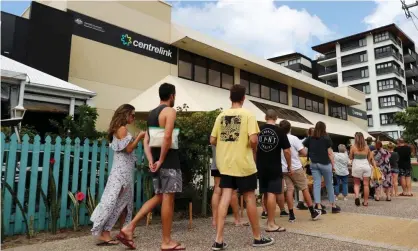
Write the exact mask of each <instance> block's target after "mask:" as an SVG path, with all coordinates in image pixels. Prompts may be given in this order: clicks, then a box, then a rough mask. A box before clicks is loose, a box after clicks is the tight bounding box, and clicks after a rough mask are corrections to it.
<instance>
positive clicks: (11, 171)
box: [2, 134, 17, 235]
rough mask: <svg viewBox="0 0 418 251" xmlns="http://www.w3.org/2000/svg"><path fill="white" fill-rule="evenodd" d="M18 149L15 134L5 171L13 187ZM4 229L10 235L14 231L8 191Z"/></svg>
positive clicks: (5, 195) (7, 180)
mask: <svg viewBox="0 0 418 251" xmlns="http://www.w3.org/2000/svg"><path fill="white" fill-rule="evenodd" d="M16 150H17V136H16V134H13V135H12V137H10V148H9V154H8V156H7V157H8V158H7V167H6V172H5V177H6V179H5V181H6V183H7V184H9V185H10V186H11V187H12V188H13V183H14V181H15V170H16ZM3 210H4V216H3V217H4V219H2V221H4V230H5V233H6V235H10V234H11V233H12V231H11V226H10V225H9V224H10V216H11V212H12V195H11V194H10V193H9V192H8V191H6V192H5V193H4V208H3Z"/></svg>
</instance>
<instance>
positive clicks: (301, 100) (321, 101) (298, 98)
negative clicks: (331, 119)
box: [291, 87, 325, 115]
mask: <svg viewBox="0 0 418 251" xmlns="http://www.w3.org/2000/svg"><path fill="white" fill-rule="evenodd" d="M307 103H308V104H309V103H310V109H308V108H307ZM314 103H315V106H316V104H317V107H318V111H317V112H315V111H314V107H313V106H314ZM291 105H292V107H295V108H298V109H301V110H306V111H310V112H314V113H318V114H323V115H325V98H323V97H320V96H317V95H314V94H311V93H307V92H305V91H302V90H300V89H297V88H295V87H293V88H292V104H291ZM321 110H322V111H323V112H321Z"/></svg>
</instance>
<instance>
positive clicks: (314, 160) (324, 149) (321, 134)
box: [303, 121, 341, 213]
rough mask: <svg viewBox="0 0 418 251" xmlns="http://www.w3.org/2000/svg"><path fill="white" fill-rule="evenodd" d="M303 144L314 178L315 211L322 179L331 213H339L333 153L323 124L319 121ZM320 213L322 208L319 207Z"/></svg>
mask: <svg viewBox="0 0 418 251" xmlns="http://www.w3.org/2000/svg"><path fill="white" fill-rule="evenodd" d="M303 144H304V145H305V146H306V147H307V148H308V149H309V156H308V157H309V158H310V160H311V170H312V176H313V178H314V198H315V204H316V205H315V209H318V207H319V206H320V205H321V178H322V177H324V181H325V186H326V188H327V194H328V199H329V202H330V203H331V204H332V213H339V212H340V211H341V208H340V207H339V206H337V205H336V204H335V195H334V186H333V184H332V176H333V175H332V172H333V170H334V166H335V162H334V152H333V151H332V141H331V138H330V137H329V136H328V134H327V132H326V126H325V123H324V122H322V121H319V122H317V123H316V125H315V130H314V132H313V136H311V137H308V138H307V139H306V140H305V141H304V142H303ZM321 211H322V206H321Z"/></svg>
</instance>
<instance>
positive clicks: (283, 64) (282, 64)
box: [277, 62, 286, 66]
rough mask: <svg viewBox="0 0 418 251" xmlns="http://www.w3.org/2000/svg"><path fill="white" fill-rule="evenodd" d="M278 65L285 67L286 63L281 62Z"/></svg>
mask: <svg viewBox="0 0 418 251" xmlns="http://www.w3.org/2000/svg"><path fill="white" fill-rule="evenodd" d="M277 64H278V65H281V66H285V65H286V62H280V63H277Z"/></svg>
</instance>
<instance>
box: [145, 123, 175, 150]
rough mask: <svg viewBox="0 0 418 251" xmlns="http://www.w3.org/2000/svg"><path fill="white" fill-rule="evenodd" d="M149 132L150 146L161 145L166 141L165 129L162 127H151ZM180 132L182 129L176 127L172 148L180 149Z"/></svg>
mask: <svg viewBox="0 0 418 251" xmlns="http://www.w3.org/2000/svg"><path fill="white" fill-rule="evenodd" d="M148 133H149V146H150V147H161V145H162V144H163V141H164V135H165V129H164V128H162V127H149V128H148ZM179 134H180V129H178V128H174V130H173V134H172V142H171V146H170V149H179Z"/></svg>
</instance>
